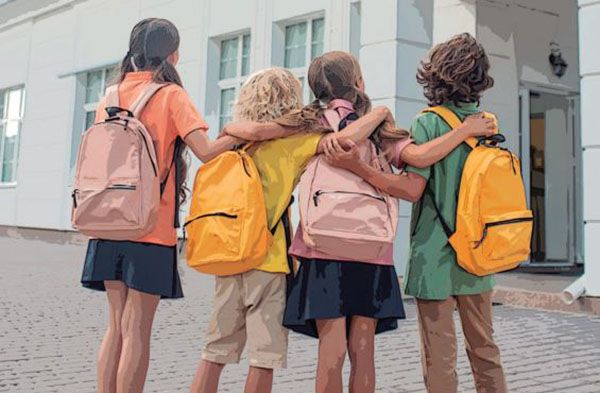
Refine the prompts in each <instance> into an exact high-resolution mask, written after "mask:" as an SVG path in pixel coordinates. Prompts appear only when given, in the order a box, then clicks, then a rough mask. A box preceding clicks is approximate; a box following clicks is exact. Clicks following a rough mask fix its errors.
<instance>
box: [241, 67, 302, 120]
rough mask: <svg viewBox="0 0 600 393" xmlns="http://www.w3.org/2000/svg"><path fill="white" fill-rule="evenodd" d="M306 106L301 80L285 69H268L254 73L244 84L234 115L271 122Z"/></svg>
mask: <svg viewBox="0 0 600 393" xmlns="http://www.w3.org/2000/svg"><path fill="white" fill-rule="evenodd" d="M302 106H303V103H302V84H301V83H300V80H299V79H298V78H296V77H295V76H294V74H292V73H291V72H290V71H288V70H286V69H284V68H279V67H274V68H267V69H265V70H262V71H258V72H256V73H254V74H252V75H251V76H250V77H249V78H248V80H246V82H245V83H244V84H243V85H242V88H241V90H240V94H239V97H238V99H237V101H236V102H235V104H234V107H233V118H234V121H240V120H250V121H258V122H268V121H272V120H275V119H277V118H279V117H281V116H283V115H286V114H288V113H290V112H293V111H297V110H299V109H301V108H302Z"/></svg>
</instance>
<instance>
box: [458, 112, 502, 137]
mask: <svg viewBox="0 0 600 393" xmlns="http://www.w3.org/2000/svg"><path fill="white" fill-rule="evenodd" d="M458 131H459V132H462V133H464V135H465V137H466V138H470V137H476V136H483V137H488V136H492V135H494V134H496V133H497V132H498V124H497V121H496V117H495V116H494V115H492V114H485V113H476V114H474V115H470V116H467V117H466V118H465V120H464V121H463V123H462V124H461V125H460V127H459V128H458Z"/></svg>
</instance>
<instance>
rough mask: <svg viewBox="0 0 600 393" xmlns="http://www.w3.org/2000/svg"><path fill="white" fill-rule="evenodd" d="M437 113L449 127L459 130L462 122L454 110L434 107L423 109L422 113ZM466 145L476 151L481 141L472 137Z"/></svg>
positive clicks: (439, 106)
mask: <svg viewBox="0 0 600 393" xmlns="http://www.w3.org/2000/svg"><path fill="white" fill-rule="evenodd" d="M427 112H429V113H435V114H436V115H438V116H439V117H441V118H442V120H444V122H445V123H446V124H448V126H450V128H452V129H455V128H458V127H459V126H460V125H461V124H462V120H460V118H459V117H458V115H457V114H456V113H454V111H453V110H451V109H449V108H446V107H445V106H441V105H438V106H432V107H430V108H426V109H423V110H422V111H421V113H427ZM465 143H466V144H467V145H469V147H471V149H474V148H475V147H476V146H477V144H478V143H479V141H478V140H477V138H475V137H471V138H468V139H467V140H466V141H465Z"/></svg>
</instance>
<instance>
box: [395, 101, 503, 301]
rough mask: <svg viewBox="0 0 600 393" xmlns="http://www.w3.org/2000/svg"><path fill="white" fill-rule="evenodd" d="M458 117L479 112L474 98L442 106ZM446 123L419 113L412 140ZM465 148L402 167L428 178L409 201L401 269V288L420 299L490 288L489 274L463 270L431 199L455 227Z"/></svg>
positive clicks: (444, 128) (441, 130)
mask: <svg viewBox="0 0 600 393" xmlns="http://www.w3.org/2000/svg"><path fill="white" fill-rule="evenodd" d="M445 106H447V107H448V108H449V109H451V110H452V111H454V113H456V114H457V115H458V116H459V117H460V118H461V120H462V119H464V118H465V117H466V116H468V115H470V114H473V113H476V112H478V111H479V109H478V107H477V105H476V104H475V103H464V104H462V105H461V106H460V107H457V106H454V105H445ZM450 130H451V128H450V126H449V125H448V124H446V122H444V121H443V120H442V119H441V118H440V117H439V116H438V115H436V114H434V113H423V114H421V115H419V116H418V117H417V118H416V119H415V120H414V122H413V124H412V126H411V131H412V137H413V139H414V140H415V143H417V144H422V143H425V142H428V141H431V140H433V139H435V138H437V137H439V136H441V135H444V134H445V133H446V132H448V131H450ZM469 152H470V148H469V147H468V146H467V145H466V144H464V143H463V144H462V145H460V146H459V147H457V148H456V149H454V150H453V151H452V152H451V153H450V154H449V155H448V156H446V158H444V159H443V160H441V161H439V162H438V163H437V164H434V165H432V166H430V167H428V168H423V169H420V168H414V167H411V166H409V167H407V168H406V170H407V171H408V172H412V173H415V174H417V175H419V176H422V177H424V178H425V179H427V185H426V188H425V190H426V191H425V193H424V194H423V197H422V198H421V200H420V201H419V202H418V203H415V204H414V205H413V210H412V219H411V239H410V254H409V261H408V267H407V273H406V282H405V291H406V293H407V294H408V295H411V296H414V297H416V298H419V299H431V300H443V299H446V298H448V297H449V296H453V295H472V294H478V293H483V292H487V291H490V290H492V288H493V286H494V279H493V277H491V276H486V277H478V276H475V275H473V274H471V273H468V272H467V271H465V270H464V269H462V268H461V267H460V266H459V265H458V264H457V262H456V254H455V252H454V250H453V249H452V247H451V246H450V244H449V243H448V237H447V236H446V233H445V232H444V228H443V226H442V224H441V222H440V220H439V218H438V217H437V213H436V210H435V207H434V204H433V201H432V195H433V198H434V199H435V203H436V205H437V207H438V209H439V211H440V213H441V215H442V216H443V218H444V221H445V222H446V224H447V225H448V226H449V227H450V229H451V230H452V231H454V229H455V222H456V204H457V201H458V190H459V188H460V178H461V174H462V170H463V167H464V164H465V161H466V159H467V155H468V154H469Z"/></svg>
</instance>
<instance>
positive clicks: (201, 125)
mask: <svg viewBox="0 0 600 393" xmlns="http://www.w3.org/2000/svg"><path fill="white" fill-rule="evenodd" d="M165 89H168V91H167V94H169V96H168V108H167V113H168V116H169V117H170V119H169V120H170V124H171V125H172V126H173V132H175V133H176V134H177V135H178V136H179V137H181V139H183V141H184V142H185V144H186V145H187V146H189V148H190V149H191V150H192V152H193V153H194V155H196V157H198V158H199V159H200V160H201V161H202V162H207V161H210V160H212V159H213V158H215V157H216V156H218V155H219V154H221V153H223V152H226V151H228V150H231V149H232V148H233V147H235V146H236V145H238V144H240V143H242V142H243V141H242V140H241V139H239V138H235V137H232V136H227V137H225V138H220V139H219V140H217V141H211V140H210V139H209V138H208V135H207V134H206V131H208V125H207V124H206V122H205V121H204V119H203V118H202V116H201V115H200V113H198V110H197V109H196V107H195V105H194V103H193V102H192V100H191V98H190V96H189V95H188V94H187V92H186V91H185V90H184V89H183V88H181V87H180V86H177V85H171V86H167V87H165Z"/></svg>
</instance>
